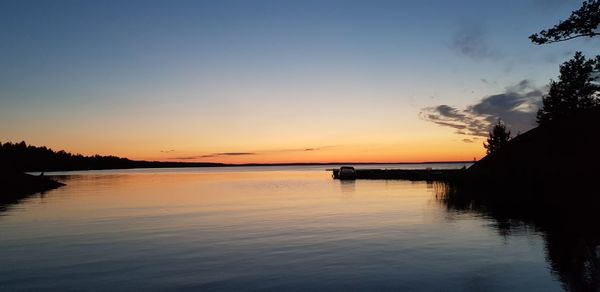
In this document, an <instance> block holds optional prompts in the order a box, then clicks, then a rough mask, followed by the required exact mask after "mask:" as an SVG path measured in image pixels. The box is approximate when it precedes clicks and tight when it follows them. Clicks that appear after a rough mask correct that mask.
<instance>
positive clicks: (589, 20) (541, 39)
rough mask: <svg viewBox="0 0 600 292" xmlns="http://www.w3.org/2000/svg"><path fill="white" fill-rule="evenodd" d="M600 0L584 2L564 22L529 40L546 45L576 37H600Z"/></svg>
mask: <svg viewBox="0 0 600 292" xmlns="http://www.w3.org/2000/svg"><path fill="white" fill-rule="evenodd" d="M598 25H600V0H589V1H584V2H583V4H582V5H581V7H580V8H579V9H577V10H575V11H573V12H571V15H570V16H569V18H567V19H566V20H563V21H560V22H559V23H558V24H557V25H555V26H554V27H552V28H549V29H547V30H542V31H540V32H539V33H536V34H532V35H531V36H529V39H530V40H531V41H532V42H534V43H536V44H538V45H542V44H548V43H556V42H562V41H567V40H571V39H574V38H578V37H594V36H598V35H600V32H599V31H598Z"/></svg>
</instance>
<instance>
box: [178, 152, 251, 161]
mask: <svg viewBox="0 0 600 292" xmlns="http://www.w3.org/2000/svg"><path fill="white" fill-rule="evenodd" d="M256 154H257V153H253V152H221V153H210V154H204V155H193V156H184V157H175V158H174V159H180V160H191V159H199V158H213V157H223V156H246V155H256Z"/></svg>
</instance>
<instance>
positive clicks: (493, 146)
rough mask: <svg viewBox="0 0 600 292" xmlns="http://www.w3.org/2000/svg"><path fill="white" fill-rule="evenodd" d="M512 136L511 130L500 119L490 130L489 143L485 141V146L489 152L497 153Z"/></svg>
mask: <svg viewBox="0 0 600 292" xmlns="http://www.w3.org/2000/svg"><path fill="white" fill-rule="evenodd" d="M510 138H511V137H510V131H509V130H508V129H507V128H506V125H505V124H504V123H503V122H502V121H501V120H498V122H497V123H496V124H495V125H494V128H492V131H491V132H490V135H489V137H488V139H487V143H483V147H484V148H485V149H486V151H487V154H491V153H495V152H496V151H498V150H500V149H501V148H502V147H504V145H506V143H507V142H508V141H509V140H510Z"/></svg>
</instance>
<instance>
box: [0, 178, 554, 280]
mask: <svg viewBox="0 0 600 292" xmlns="http://www.w3.org/2000/svg"><path fill="white" fill-rule="evenodd" d="M324 168H326V167H323V166H319V167H279V168H229V169H180V170H160V171H156V170H129V171H99V172H74V173H69V175H68V176H61V177H60V178H61V179H62V180H63V181H64V182H66V183H67V184H68V185H67V186H66V187H63V188H60V189H57V190H53V191H50V192H48V193H46V194H44V195H36V196H33V197H31V198H29V199H26V200H24V201H22V202H21V203H20V204H18V205H13V206H10V207H9V208H8V209H6V210H4V211H3V212H2V213H0V263H1V264H0V290H1V291H13V290H63V291H64V290H109V291H118V290H134V289H136V290H139V291H146V290H181V289H189V290H197V291H211V290H230V291H240V290H273V291H290V290H296V291H310V290H321V291H331V290H377V291H384V290H388V291H457V290H465V291H517V290H520V291H557V290H558V291H560V290H563V287H564V283H563V282H561V281H560V277H559V276H558V274H557V272H556V271H555V270H553V268H552V265H551V263H550V262H549V261H548V260H547V253H546V244H545V241H544V240H545V239H544V234H542V233H541V232H538V231H536V230H535V228H528V227H527V225H523V226H522V227H521V228H516V229H515V230H513V231H512V232H509V233H507V232H502V230H500V227H499V225H498V221H497V220H494V219H493V218H490V217H487V216H486V215H482V214H483V213H477V212H466V211H460V210H456V209H452V208H449V207H448V206H447V204H446V203H444V202H443V201H442V200H439V198H437V197H436V196H437V195H438V194H437V192H436V190H437V188H438V186H437V185H434V184H427V183H421V182H418V183H413V182H408V181H366V180H364V181H363V180H361V181H356V182H341V181H337V180H332V179H331V177H330V174H329V173H327V172H325V171H323V169H324Z"/></svg>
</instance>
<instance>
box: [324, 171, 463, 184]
mask: <svg viewBox="0 0 600 292" xmlns="http://www.w3.org/2000/svg"><path fill="white" fill-rule="evenodd" d="M327 171H331V172H332V177H333V178H334V179H403V180H411V181H452V180H456V179H457V178H459V177H460V176H461V175H462V174H463V173H464V172H465V169H354V174H353V175H350V176H348V175H345V176H342V177H340V169H339V168H336V169H327Z"/></svg>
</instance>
